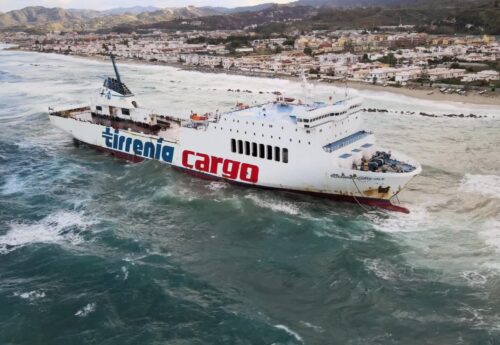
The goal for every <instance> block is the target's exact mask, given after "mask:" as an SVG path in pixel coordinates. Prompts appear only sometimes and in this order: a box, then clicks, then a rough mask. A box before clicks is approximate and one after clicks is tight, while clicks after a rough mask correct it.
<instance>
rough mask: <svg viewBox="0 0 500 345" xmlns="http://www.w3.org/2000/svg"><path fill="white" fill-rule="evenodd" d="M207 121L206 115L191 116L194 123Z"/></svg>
mask: <svg viewBox="0 0 500 345" xmlns="http://www.w3.org/2000/svg"><path fill="white" fill-rule="evenodd" d="M207 120H208V116H206V115H198V114H192V115H191V121H193V122H206V121H207Z"/></svg>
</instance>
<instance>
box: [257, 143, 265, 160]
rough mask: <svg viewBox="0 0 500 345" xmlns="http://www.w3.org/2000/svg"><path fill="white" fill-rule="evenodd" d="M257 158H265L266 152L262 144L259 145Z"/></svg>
mask: <svg viewBox="0 0 500 345" xmlns="http://www.w3.org/2000/svg"><path fill="white" fill-rule="evenodd" d="M259 157H260V158H266V151H265V146H264V144H259Z"/></svg>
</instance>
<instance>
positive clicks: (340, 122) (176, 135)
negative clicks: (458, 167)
mask: <svg viewBox="0 0 500 345" xmlns="http://www.w3.org/2000/svg"><path fill="white" fill-rule="evenodd" d="M112 60H113V57H112ZM113 66H114V69H115V74H116V79H114V78H108V79H107V80H106V81H105V82H104V85H103V87H102V88H101V89H100V90H99V94H98V95H97V97H95V98H94V99H93V100H92V102H91V103H90V104H89V105H84V106H80V107H73V108H70V109H63V110H54V109H51V108H49V117H50V121H51V122H52V123H53V124H54V125H55V126H57V127H59V128H61V129H62V130H64V131H66V132H67V133H70V134H71V135H72V136H73V137H74V138H75V140H77V141H79V142H83V143H85V144H88V145H90V146H92V147H94V148H97V149H99V150H103V151H107V152H110V153H112V154H113V155H114V156H117V157H120V158H125V159H128V160H131V161H134V162H138V161H142V160H144V159H154V160H157V161H160V162H162V163H165V164H169V165H172V166H173V167H175V168H178V169H182V170H183V171H185V172H188V173H191V174H195V175H197V176H201V177H204V178H210V179H217V180H219V179H220V180H225V181H228V182H231V183H236V184H241V185H245V186H252V187H261V188H272V189H280V190H288V191H294V192H302V193H310V194H314V195H322V196H328V197H332V198H336V199H342V200H347V201H352V202H357V203H365V204H370V205H376V206H381V207H385V208H389V209H393V210H398V211H404V212H406V211H407V210H406V209H405V208H403V207H400V206H395V205H392V203H391V202H390V200H391V199H392V198H393V197H394V196H396V195H397V194H398V193H399V192H401V191H402V190H403V188H404V187H405V186H406V184H407V183H408V182H409V181H410V180H411V179H412V178H413V177H414V176H416V175H418V174H419V173H420V172H421V170H422V169H421V167H420V164H419V163H418V162H416V161H414V160H412V159H410V158H408V157H406V156H404V155H403V154H400V153H395V152H392V151H387V150H384V149H381V148H378V147H377V145H376V143H375V136H374V135H373V133H370V132H367V131H365V130H363V129H362V118H361V114H360V112H361V110H360V106H361V100H360V99H346V100H342V101H338V102H335V103H324V102H314V103H308V104H303V103H302V102H301V101H300V100H297V101H295V100H294V99H292V98H286V97H278V98H277V99H276V100H275V101H274V102H268V103H265V104H260V105H255V106H253V107H249V106H247V105H244V104H237V107H236V108H235V109H233V110H230V111H228V112H224V113H218V112H216V113H215V114H204V115H198V114H191V116H190V118H189V119H184V118H180V117H172V116H165V115H159V114H158V113H156V112H154V111H152V110H150V109H146V108H143V107H140V106H139V103H138V101H137V99H136V98H135V96H134V95H133V94H132V92H131V91H130V90H129V89H128V88H127V86H126V85H125V84H124V83H122V82H121V79H120V75H119V73H118V69H117V68H116V65H115V63H114V60H113ZM278 94H279V93H278Z"/></svg>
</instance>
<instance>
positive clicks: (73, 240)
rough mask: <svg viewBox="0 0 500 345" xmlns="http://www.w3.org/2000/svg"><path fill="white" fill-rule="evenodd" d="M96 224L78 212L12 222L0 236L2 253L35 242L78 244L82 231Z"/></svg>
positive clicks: (58, 213) (81, 239)
mask: <svg viewBox="0 0 500 345" xmlns="http://www.w3.org/2000/svg"><path fill="white" fill-rule="evenodd" d="M92 224H94V222H93V221H89V220H87V219H85V218H84V217H83V215H82V214H81V213H77V212H64V211H60V212H56V213H53V214H50V215H48V216H47V217H45V218H43V219H42V220H40V221H38V222H34V223H24V222H11V223H10V224H9V230H8V231H7V233H6V234H5V235H2V236H0V254H8V253H10V252H12V251H14V250H16V249H18V248H21V247H24V246H27V245H30V244H35V243H56V244H69V245H78V244H80V243H81V242H82V241H83V238H82V237H81V232H82V231H83V230H85V229H86V228H87V227H88V226H90V225H92Z"/></svg>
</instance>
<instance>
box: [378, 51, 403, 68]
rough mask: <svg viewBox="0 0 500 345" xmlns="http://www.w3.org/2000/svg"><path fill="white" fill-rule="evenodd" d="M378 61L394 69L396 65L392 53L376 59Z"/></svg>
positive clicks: (396, 62)
mask: <svg viewBox="0 0 500 345" xmlns="http://www.w3.org/2000/svg"><path fill="white" fill-rule="evenodd" d="M378 61H380V62H382V63H385V64H387V65H389V66H391V67H394V66H396V65H397V64H398V59H397V58H396V57H395V56H394V53H389V54H387V55H386V56H384V57H381V58H380V59H378Z"/></svg>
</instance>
